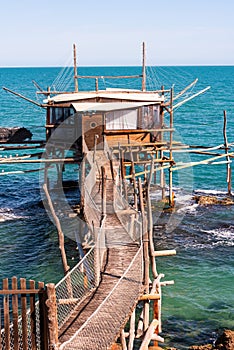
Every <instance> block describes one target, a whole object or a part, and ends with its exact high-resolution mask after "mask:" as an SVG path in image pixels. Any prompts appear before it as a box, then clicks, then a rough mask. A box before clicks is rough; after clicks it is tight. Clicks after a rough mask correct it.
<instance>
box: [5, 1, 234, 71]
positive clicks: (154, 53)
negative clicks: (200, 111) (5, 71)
mask: <svg viewBox="0 0 234 350" xmlns="http://www.w3.org/2000/svg"><path fill="white" fill-rule="evenodd" d="M0 33H1V34H0V36H1V41H0V43H1V48H0V49H1V54H0V66H1V67H4V66H61V65H64V64H65V63H66V61H67V59H68V58H69V57H70V58H71V55H72V44H73V43H76V44H77V48H78V64H79V65H82V66H86V65H94V66H95V65H139V64H141V43H142V42H143V41H145V43H146V48H147V64H149V65H193V64H195V65H196V64H198V65H203V64H205V65H207V64H212V65H215V64H220V65H222V64H229V65H233V64H234V1H233V0H219V1H217V0H214V1H212V0H195V1H191V0H168V1H158V0H144V1H143V0H142V1H139V0H135V1H132V0H114V1H111V0H95V1H94V0H82V1H81V0H63V1H61V0H56V1H55V0H50V1H45V0H38V1H34V0H8V1H6V0H0Z"/></svg>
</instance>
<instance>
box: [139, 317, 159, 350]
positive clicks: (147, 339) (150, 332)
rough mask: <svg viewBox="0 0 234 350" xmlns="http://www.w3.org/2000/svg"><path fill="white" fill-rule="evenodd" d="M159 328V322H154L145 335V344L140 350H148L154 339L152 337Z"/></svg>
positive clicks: (143, 343)
mask: <svg viewBox="0 0 234 350" xmlns="http://www.w3.org/2000/svg"><path fill="white" fill-rule="evenodd" d="M157 326H158V320H155V319H154V320H153V321H152V322H151V324H150V326H149V328H148V330H147V332H146V334H145V337H144V339H143V342H142V343H141V347H140V350H147V349H148V345H149V343H150V341H151V339H152V336H153V334H154V331H155V328H156V327H157Z"/></svg>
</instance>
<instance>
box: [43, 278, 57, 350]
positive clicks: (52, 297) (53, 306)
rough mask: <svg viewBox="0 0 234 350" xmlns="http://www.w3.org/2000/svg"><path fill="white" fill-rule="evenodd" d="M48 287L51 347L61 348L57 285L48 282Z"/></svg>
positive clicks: (47, 303)
mask: <svg viewBox="0 0 234 350" xmlns="http://www.w3.org/2000/svg"><path fill="white" fill-rule="evenodd" d="M46 288H47V296H48V299H47V300H46V306H47V314H48V335H49V349H54V350H57V349H58V348H59V341H58V316H57V302H56V292H55V285H54V284H53V283H48V284H47V285H46Z"/></svg>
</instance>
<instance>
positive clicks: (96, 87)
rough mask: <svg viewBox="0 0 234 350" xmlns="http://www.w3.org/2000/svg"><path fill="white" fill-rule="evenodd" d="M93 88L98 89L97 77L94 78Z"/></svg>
mask: <svg viewBox="0 0 234 350" xmlns="http://www.w3.org/2000/svg"><path fill="white" fill-rule="evenodd" d="M95 89H96V91H98V78H95Z"/></svg>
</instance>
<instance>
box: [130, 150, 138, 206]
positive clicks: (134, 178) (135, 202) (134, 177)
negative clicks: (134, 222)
mask: <svg viewBox="0 0 234 350" xmlns="http://www.w3.org/2000/svg"><path fill="white" fill-rule="evenodd" d="M130 156H131V169H132V181H133V190H134V206H135V208H136V210H137V208H138V204H137V184H136V172H135V164H134V159H133V153H132V149H131V148H130Z"/></svg>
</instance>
